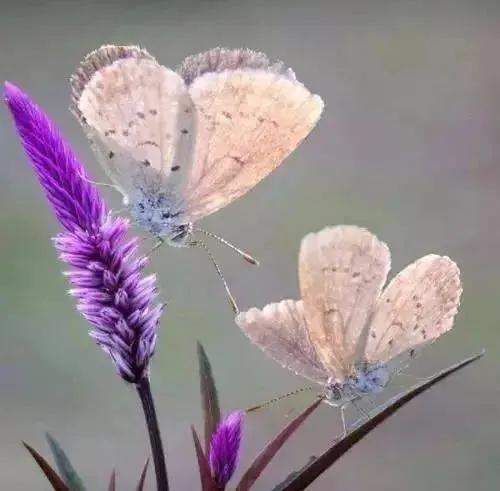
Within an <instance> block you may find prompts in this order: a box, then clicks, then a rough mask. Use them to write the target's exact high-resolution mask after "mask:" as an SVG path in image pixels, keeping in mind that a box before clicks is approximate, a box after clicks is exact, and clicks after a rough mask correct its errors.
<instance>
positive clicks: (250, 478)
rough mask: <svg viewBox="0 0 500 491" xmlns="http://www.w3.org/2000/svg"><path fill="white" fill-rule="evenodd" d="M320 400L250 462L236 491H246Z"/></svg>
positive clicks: (295, 419) (287, 426)
mask: <svg viewBox="0 0 500 491" xmlns="http://www.w3.org/2000/svg"><path fill="white" fill-rule="evenodd" d="M321 401H322V399H317V400H316V401H314V402H313V403H312V404H311V405H310V406H309V407H307V408H306V409H305V410H304V411H302V412H301V413H300V414H299V415H298V416H297V417H295V418H294V419H293V420H292V421H290V423H288V424H287V425H286V426H285V427H284V428H283V429H282V430H281V431H280V432H279V433H278V434H277V435H276V436H275V437H274V438H273V439H272V440H271V441H270V442H269V443H268V444H267V445H266V446H265V447H264V448H263V449H262V451H261V452H260V454H259V455H258V456H257V457H256V459H255V460H254V461H253V462H252V464H251V465H250V467H249V468H248V470H247V471H246V472H245V474H243V477H242V478H241V480H240V482H239V484H238V486H237V487H236V491H248V490H250V489H251V487H252V486H253V485H254V483H255V481H256V480H257V479H258V477H259V476H260V475H261V474H262V472H263V471H264V469H265V468H266V467H267V466H268V465H269V463H270V462H271V460H272V459H273V458H274V456H275V455H276V454H277V453H278V451H279V450H280V449H281V447H282V446H283V445H284V444H285V443H286V441H287V440H288V439H289V438H290V437H291V436H292V435H293V433H295V431H296V430H297V429H298V428H299V427H300V426H301V425H302V423H303V422H304V421H305V420H306V419H307V418H308V417H309V416H310V415H311V414H312V412H313V411H314V410H315V409H317V408H318V406H319V405H320V404H321Z"/></svg>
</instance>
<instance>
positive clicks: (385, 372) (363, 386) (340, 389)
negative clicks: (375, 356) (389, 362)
mask: <svg viewBox="0 0 500 491" xmlns="http://www.w3.org/2000/svg"><path fill="white" fill-rule="evenodd" d="M390 375H391V373H390V370H389V368H388V367H387V366H386V365H372V366H364V367H360V368H357V369H355V371H354V373H353V374H352V375H351V376H350V377H349V378H347V379H346V380H342V381H339V380H335V379H333V378H331V379H330V380H328V383H327V385H326V387H325V395H326V402H327V403H328V404H330V405H332V406H343V405H344V404H345V403H347V402H349V401H352V400H354V399H359V398H360V397H362V396H364V395H367V394H375V393H377V392H381V391H382V390H384V388H385V387H386V386H387V384H388V383H389V380H390Z"/></svg>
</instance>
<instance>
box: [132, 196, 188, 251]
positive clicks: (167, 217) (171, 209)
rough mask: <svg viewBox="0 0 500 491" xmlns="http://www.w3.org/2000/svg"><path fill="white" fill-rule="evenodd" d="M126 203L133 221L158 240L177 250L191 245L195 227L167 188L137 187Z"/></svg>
mask: <svg viewBox="0 0 500 491" xmlns="http://www.w3.org/2000/svg"><path fill="white" fill-rule="evenodd" d="M125 204H126V205H127V208H128V210H129V213H130V215H131V217H132V218H133V220H134V222H135V223H136V224H137V225H139V226H140V227H142V228H144V229H145V230H147V231H148V232H150V233H151V234H152V235H154V236H155V237H158V238H161V239H164V240H166V241H167V242H168V243H169V244H170V245H172V246H176V247H182V246H187V245H188V244H189V242H190V240H191V237H192V233H193V224H192V223H191V222H189V221H187V219H186V215H185V213H184V212H183V210H182V208H181V206H180V205H179V204H178V198H177V197H176V196H175V194H174V193H172V192H169V191H168V188H166V189H165V188H158V187H150V188H147V187H140V188H137V190H136V191H135V192H134V194H133V195H132V196H130V198H128V200H127V202H126V203H125Z"/></svg>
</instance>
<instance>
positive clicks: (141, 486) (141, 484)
mask: <svg viewBox="0 0 500 491" xmlns="http://www.w3.org/2000/svg"><path fill="white" fill-rule="evenodd" d="M148 466H149V457H148V458H147V459H146V463H145V464H144V467H143V468H142V472H141V476H140V477H139V482H138V483H137V487H136V491H142V490H143V489H144V483H145V482H146V474H147V472H148Z"/></svg>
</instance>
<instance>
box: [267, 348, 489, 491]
mask: <svg viewBox="0 0 500 491" xmlns="http://www.w3.org/2000/svg"><path fill="white" fill-rule="evenodd" d="M483 355H484V351H483V352H481V353H479V354H477V355H474V356H471V357H469V358H466V359H465V360H462V361H461V362H459V363H457V364H455V365H452V366H451V367H449V368H447V369H445V370H443V371H441V372H439V373H437V374H436V375H434V376H433V377H431V378H430V379H428V380H426V381H424V382H421V383H419V384H416V385H414V386H413V387H412V388H411V389H410V390H408V391H407V392H404V393H403V394H402V395H399V396H397V397H395V398H392V399H391V400H390V401H389V402H388V403H387V404H384V406H383V408H382V409H381V410H379V412H378V413H377V414H375V415H374V416H373V417H372V418H371V419H370V420H368V421H366V422H365V423H363V424H362V425H360V426H358V427H357V428H356V429H354V430H353V431H351V432H350V433H349V434H348V435H347V436H346V437H345V438H343V439H341V440H339V441H337V442H335V443H334V444H333V445H332V446H331V447H330V448H329V449H328V450H327V451H326V452H325V453H323V454H322V455H320V456H319V457H318V458H316V459H314V460H313V461H312V462H311V463H310V464H308V465H306V466H305V467H304V469H303V470H302V471H301V472H298V473H297V474H298V475H296V476H295V477H294V478H293V479H291V480H289V479H287V480H286V482H285V483H283V485H281V486H278V487H277V488H276V491H302V490H304V489H306V488H307V487H308V486H309V485H310V484H311V483H312V482H314V481H315V480H316V479H317V478H318V477H319V476H320V475H321V474H323V472H325V471H326V470H327V469H329V468H330V467H331V466H332V465H333V464H334V463H335V462H336V461H337V460H338V459H340V457H342V456H343V455H344V454H345V453H346V452H347V451H348V450H349V449H350V448H351V447H353V446H354V445H355V444H356V443H358V442H359V441H360V440H361V439H363V438H364V437H365V436H366V435H367V434H368V433H370V432H371V431H373V430H374V429H375V428H376V427H377V426H378V425H379V424H381V423H382V422H383V421H385V420H386V419H387V418H388V417H390V416H392V415H393V414H394V413H395V412H396V411H398V410H399V409H401V408H402V407H403V406H404V405H405V404H407V403H408V402H410V401H411V400H412V399H414V398H415V397H417V396H418V395H420V394H422V393H423V392H425V391H426V390H428V389H430V388H431V387H432V386H433V385H434V384H436V383H438V382H440V381H441V380H443V379H445V378H446V377H448V376H449V375H451V374H452V373H454V372H456V371H458V370H460V369H461V368H463V367H465V366H466V365H468V364H469V363H472V362H473V361H476V360H478V359H479V358H481V357H482V356H483Z"/></svg>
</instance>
